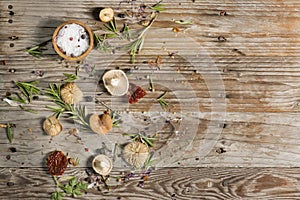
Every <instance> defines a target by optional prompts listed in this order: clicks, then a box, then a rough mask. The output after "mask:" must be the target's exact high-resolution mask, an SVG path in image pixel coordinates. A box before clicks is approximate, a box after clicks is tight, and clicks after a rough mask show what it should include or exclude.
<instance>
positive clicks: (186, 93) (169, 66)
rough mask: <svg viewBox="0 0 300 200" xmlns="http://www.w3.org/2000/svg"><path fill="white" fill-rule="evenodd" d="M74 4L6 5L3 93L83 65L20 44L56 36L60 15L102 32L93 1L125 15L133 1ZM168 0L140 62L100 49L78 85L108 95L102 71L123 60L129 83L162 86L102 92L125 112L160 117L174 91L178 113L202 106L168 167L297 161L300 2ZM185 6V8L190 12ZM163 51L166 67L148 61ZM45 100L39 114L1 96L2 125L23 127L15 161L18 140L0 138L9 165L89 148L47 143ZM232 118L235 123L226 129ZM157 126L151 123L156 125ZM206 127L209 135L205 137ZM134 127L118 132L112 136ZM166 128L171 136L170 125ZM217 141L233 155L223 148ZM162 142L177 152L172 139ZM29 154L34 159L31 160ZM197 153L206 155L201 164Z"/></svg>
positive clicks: (37, 106)
mask: <svg viewBox="0 0 300 200" xmlns="http://www.w3.org/2000/svg"><path fill="white" fill-rule="evenodd" d="M72 2H73V3H72V4H70V1H51V2H48V1H38V2H32V1H31V0H25V1H17V0H15V1H2V2H1V10H3V11H4V12H1V14H0V23H1V27H2V26H3V27H5V29H1V30H0V34H1V37H0V41H1V43H0V52H1V55H0V60H5V61H6V64H5V65H1V68H0V78H1V82H0V93H1V96H2V97H3V96H4V95H5V93H6V92H13V91H14V88H13V84H12V83H11V81H12V80H14V81H17V80H23V81H27V80H33V79H38V80H40V82H41V83H40V85H41V87H42V88H45V87H47V84H48V83H53V82H60V81H61V79H62V75H61V74H62V73H63V72H68V73H72V72H74V68H68V67H67V66H69V65H72V66H73V67H74V66H76V65H79V64H77V63H66V62H64V61H61V59H59V57H58V56H57V55H56V54H55V53H54V52H53V50H52V49H51V44H49V45H48V47H49V50H48V51H46V56H45V57H44V58H42V59H36V58H33V57H31V56H29V55H28V54H26V53H24V52H23V51H21V50H23V49H25V48H27V47H30V46H33V45H36V44H38V43H40V42H44V41H45V40H48V39H49V38H50V37H51V35H52V33H53V31H54V29H55V27H56V26H57V25H58V24H59V23H60V22H61V21H63V20H66V19H71V18H75V19H81V20H83V21H84V22H86V23H87V24H88V25H89V26H91V27H92V29H93V30H97V29H98V28H99V27H100V25H101V23H100V22H99V21H98V20H96V19H94V18H93V9H94V8H96V7H99V6H111V7H113V8H115V10H116V12H117V13H121V12H123V11H124V10H126V9H131V8H132V5H131V4H128V3H124V4H122V6H119V1H110V2H102V1H80V4H76V2H75V3H74V1H72ZM154 2H155V1H147V2H145V3H154ZM165 4H166V11H165V12H163V13H161V15H160V16H159V18H158V20H157V22H156V23H155V24H154V26H153V28H152V29H150V31H149V33H148V35H147V37H146V42H145V45H144V49H143V51H142V53H141V55H138V60H137V63H136V64H135V65H131V64H129V63H128V55H126V53H124V52H123V53H120V54H116V55H108V54H104V53H101V52H99V51H97V50H96V49H95V50H93V52H92V53H91V54H90V55H89V56H88V57H87V59H86V60H85V62H86V63H90V64H93V65H96V74H95V75H94V77H89V76H88V74H86V73H85V71H84V69H83V68H81V70H80V76H81V79H80V80H79V81H78V84H79V85H80V86H81V87H82V88H83V90H84V95H85V96H86V97H88V96H92V97H94V96H97V94H100V93H102V92H105V90H104V89H103V87H102V85H101V84H100V85H99V84H98V83H99V80H100V79H101V75H102V73H103V72H104V70H107V69H113V68H116V67H120V68H122V69H127V70H129V69H130V71H129V72H128V74H129V79H130V81H132V82H135V83H137V84H139V85H141V86H142V87H143V88H144V89H146V90H147V88H148V87H149V76H150V75H152V76H153V80H154V82H155V84H156V91H155V92H153V93H151V92H149V94H148V95H147V96H146V97H145V98H144V99H143V100H142V101H141V102H140V103H138V104H135V105H129V104H127V103H124V99H122V98H112V97H111V96H109V95H107V94H103V95H101V96H99V97H98V98H99V99H101V100H102V101H103V102H105V103H107V104H109V105H112V106H113V107H114V109H116V110H118V111H120V112H123V113H126V112H129V113H134V114H135V113H139V112H145V113H146V115H148V117H149V116H152V114H153V112H154V111H155V112H156V111H162V110H161V108H160V107H159V106H158V104H157V102H156V100H155V99H156V98H157V97H158V96H159V95H160V94H162V93H163V92H164V91H165V90H168V91H169V93H168V95H167V96H166V100H167V101H168V102H169V103H170V104H171V105H172V107H171V109H170V113H172V112H176V113H179V116H180V115H188V114H191V113H192V114H195V113H196V112H198V115H199V116H200V117H198V118H197V117H194V118H193V117H191V118H190V119H189V120H191V121H188V123H186V124H185V125H188V126H191V125H193V124H197V127H196V128H194V129H192V131H191V132H192V133H193V134H194V133H195V139H194V140H192V139H190V142H192V145H191V147H189V148H190V149H188V150H186V152H185V154H183V155H184V156H178V157H177V158H176V159H174V160H172V162H171V163H168V164H165V166H173V165H175V166H177V164H178V162H180V163H181V164H180V165H182V166H196V165H199V166H220V165H222V166H248V165H250V166H285V165H286V166H299V160H298V157H299V156H298V155H297V151H298V146H299V144H298V141H299V137H298V136H297V135H298V134H297V131H298V127H299V123H300V122H299V120H297V119H293V118H297V117H298V112H299V84H300V83H299V80H298V79H299V76H300V71H299V53H300V52H299V42H300V41H299V27H300V26H299V24H298V21H299V20H298V19H299V17H300V14H299V12H297V9H299V7H300V4H299V2H298V1H285V2H283V1H267V2H263V1H247V2H237V1H228V2H226V3H224V2H223V1H214V2H207V1H196V2H195V3H193V2H192V1H184V2H181V1H173V2H165ZM179 4H181V5H179ZM8 5H13V9H8ZM53 6H55V9H53ZM134 6H135V7H138V6H139V2H136V3H134ZM183 9H184V10H185V11H186V12H185V13H182V10H183ZM221 10H226V11H227V14H228V15H227V16H219V13H220V11H221ZM9 11H14V15H10V12H9ZM9 19H13V21H12V22H13V23H9V22H8V20H9ZM173 19H190V20H192V21H193V22H194V23H193V25H188V26H183V25H177V24H175V23H174V22H173V21H172V20H173ZM118 21H119V22H120V19H119V18H118ZM174 26H178V27H180V28H181V29H182V32H179V33H174V32H173V31H172V28H173V27H174ZM10 36H18V37H19V39H18V40H11V39H9V37H10ZM219 36H224V37H225V38H226V39H227V40H226V42H220V41H218V37H219ZM196 42H197V43H196ZM11 44H14V45H13V47H10V46H11ZM168 52H176V54H175V58H174V59H173V58H170V57H169V56H168ZM157 55H161V56H162V57H163V64H162V66H161V70H153V69H151V68H150V67H149V65H148V64H147V61H148V60H150V59H152V60H153V59H155V58H156V56H157ZM134 66H137V67H134ZM9 69H15V70H16V72H15V73H10V72H9ZM33 70H42V71H44V72H46V73H45V75H44V76H43V77H37V76H35V75H33V74H32V71H33ZM220 83H221V84H220ZM125 100H126V99H125ZM47 104H48V102H46V101H45V98H43V97H41V98H40V99H39V100H38V101H36V102H35V103H34V104H33V105H32V108H33V109H34V110H37V111H39V112H40V114H39V115H31V114H28V113H23V112H20V111H19V109H18V108H12V107H8V106H7V104H6V103H4V102H2V101H1V102H0V110H1V111H0V114H1V120H2V122H7V121H11V122H15V123H17V125H18V126H17V129H16V130H15V131H16V133H17V134H16V138H15V140H14V143H13V145H15V146H16V148H17V149H18V154H17V155H14V156H13V157H12V159H11V160H6V158H5V156H6V154H7V153H9V150H8V148H9V147H10V146H9V145H8V144H7V141H6V139H5V135H4V134H2V135H1V138H2V139H3V141H4V142H3V143H2V145H3V146H1V149H3V157H2V161H3V162H1V163H4V164H3V166H7V167H11V166H13V165H18V166H21V164H22V162H20V160H27V163H26V162H25V163H24V166H35V167H38V166H40V165H41V163H42V160H43V158H44V157H45V154H47V153H48V152H49V151H51V150H53V149H54V148H62V149H63V150H65V151H68V152H70V153H72V154H77V151H78V149H81V150H84V147H85V145H82V144H76V145H74V143H75V142H76V139H75V138H73V139H71V141H72V142H69V141H68V140H67V141H66V140H65V137H64V136H65V135H64V134H63V135H61V136H59V137H58V138H55V139H54V141H53V142H52V143H51V144H49V143H48V141H49V138H48V137H47V136H45V135H44V134H43V133H42V130H41V127H40V124H41V120H42V119H43V118H44V117H46V116H48V115H49V114H50V113H48V112H46V109H45V105H47ZM83 104H86V105H87V106H88V107H89V108H90V110H92V111H94V110H95V111H96V112H102V111H103V110H104V108H103V106H101V105H98V104H94V103H93V102H83ZM210 112H212V113H213V114H211V113H210ZM226 112H228V113H227V114H226ZM137 115H139V116H140V114H137ZM174 116H176V115H174ZM196 116H197V115H196ZM143 117H144V116H143V115H141V117H140V119H138V120H136V121H133V123H135V124H137V123H140V125H137V126H138V127H140V128H141V129H142V128H143V127H142V126H145V124H144V123H142V121H143V120H142V119H143ZM28 119H30V120H28ZM194 120H196V122H195V123H194ZM224 120H225V123H226V124H227V125H226V126H225V128H221V127H223V125H222V124H224ZM155 123H156V122H153V121H151V122H149V124H150V125H153V124H155ZM149 124H148V126H150V125H149ZM65 127H66V128H72V127H73V123H70V124H68V123H65ZM28 128H30V129H32V132H30V131H28V130H27V129H28ZM144 128H145V127H144ZM208 130H210V132H209V133H210V134H211V135H209V134H208V135H205V134H206V133H207V131H208ZM220 130H222V131H223V132H222V134H220V132H221V131H220ZM287 130H288V131H287ZM3 131H4V130H3ZM65 131H67V129H66V130H65ZM126 131H128V130H127V129H121V130H119V129H118V130H116V132H114V133H113V134H112V136H111V137H112V138H114V137H117V136H119V135H118V134H120V133H122V132H126ZM155 131H156V130H151V131H149V133H154V132H155ZM166 132H167V135H172V132H171V131H169V130H168V131H166ZM21 134H23V135H21ZM193 134H191V135H192V137H194V136H193ZM81 136H82V138H83V139H86V140H87V141H90V140H91V141H93V139H94V138H95V137H96V136H95V135H88V134H82V135H81ZM97 137H99V140H101V139H102V138H101V137H100V136H97ZM108 137H110V136H108ZM211 137H212V138H211ZM68 139H69V138H68ZM173 140H175V139H174V137H171V139H169V141H170V142H172V141H173ZM208 140H209V141H212V143H209V144H212V146H213V148H212V149H207V148H206V146H205V145H204V144H206V142H207V141H208ZM164 142H165V141H164ZM87 144H88V143H87ZM166 144H167V142H166ZM42 145H44V146H42ZM91 145H92V146H93V145H95V146H96V145H98V144H91ZM215 145H216V146H215ZM86 146H88V145H86ZM204 147H205V148H206V149H205V151H204V152H205V153H203V154H200V156H199V149H201V148H204ZM89 148H90V147H89ZM218 148H223V149H224V150H225V151H226V152H225V153H222V154H218V153H216V150H218ZM162 149H167V150H169V149H168V145H165V147H164V148H162ZM19 150H20V151H19ZM28 152H30V153H31V155H34V157H29V156H27V157H26V155H27V154H28ZM241 152H242V153H241ZM42 153H43V154H42ZM93 153H94V152H93ZM15 156H16V157H15ZM79 156H80V157H81V158H82V160H87V159H88V157H89V156H90V154H89V153H88V154H86V153H85V152H80V153H79ZM24 157H25V158H26V159H24ZM196 158H199V159H198V161H197V160H196ZM202 158H203V159H202ZM295 158H296V159H295ZM199 160H200V161H199ZM84 163H85V162H84Z"/></svg>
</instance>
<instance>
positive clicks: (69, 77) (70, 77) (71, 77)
mask: <svg viewBox="0 0 300 200" xmlns="http://www.w3.org/2000/svg"><path fill="white" fill-rule="evenodd" d="M63 75H64V76H65V77H66V78H65V79H64V82H73V81H75V80H76V79H78V76H77V74H67V73H63Z"/></svg>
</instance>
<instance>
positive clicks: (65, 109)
mask: <svg viewBox="0 0 300 200" xmlns="http://www.w3.org/2000/svg"><path fill="white" fill-rule="evenodd" d="M60 91H61V85H60V84H51V83H50V84H49V88H48V89H46V90H45V93H44V95H45V96H48V97H49V100H50V101H52V102H54V103H55V104H56V105H57V106H56V107H53V106H46V107H47V108H48V109H50V110H51V111H52V112H54V113H55V115H56V117H57V118H59V117H60V116H61V115H62V114H68V115H69V117H68V118H69V119H73V120H74V121H76V122H77V123H78V124H81V125H82V126H84V127H86V128H89V127H90V126H89V123H88V122H87V120H86V111H85V106H80V105H75V104H74V105H69V104H67V103H65V102H64V101H63V100H62V98H61V96H60Z"/></svg>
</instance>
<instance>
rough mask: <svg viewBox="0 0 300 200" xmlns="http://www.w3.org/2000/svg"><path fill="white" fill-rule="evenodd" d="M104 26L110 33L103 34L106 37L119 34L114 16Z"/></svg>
mask: <svg viewBox="0 0 300 200" xmlns="http://www.w3.org/2000/svg"><path fill="white" fill-rule="evenodd" d="M104 27H105V28H106V29H107V30H108V31H109V32H110V34H105V35H106V36H107V37H108V38H113V37H118V36H119V31H118V29H117V22H116V18H115V17H114V18H113V20H111V21H109V22H108V24H104Z"/></svg>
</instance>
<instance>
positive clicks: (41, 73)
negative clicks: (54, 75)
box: [32, 70, 45, 77]
mask: <svg viewBox="0 0 300 200" xmlns="http://www.w3.org/2000/svg"><path fill="white" fill-rule="evenodd" d="M32 73H33V74H34V75H36V76H39V77H43V76H44V74H45V72H43V71H40V70H35V71H32Z"/></svg>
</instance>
